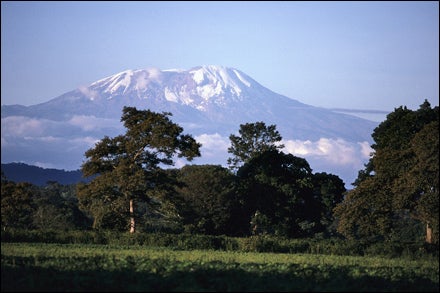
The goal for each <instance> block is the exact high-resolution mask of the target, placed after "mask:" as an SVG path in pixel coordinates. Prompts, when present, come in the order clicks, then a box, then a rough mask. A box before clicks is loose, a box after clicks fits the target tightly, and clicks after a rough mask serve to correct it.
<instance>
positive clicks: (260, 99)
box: [1, 66, 378, 183]
mask: <svg viewBox="0 0 440 293" xmlns="http://www.w3.org/2000/svg"><path fill="white" fill-rule="evenodd" d="M123 106H134V107H137V108H138V109H150V110H152V111H156V112H170V113H171V114H172V116H171V117H170V118H171V120H173V121H174V122H176V123H178V124H179V125H181V126H182V127H183V128H184V132H185V133H188V134H191V135H193V136H194V137H195V138H196V139H197V140H198V141H199V142H201V143H202V145H203V146H202V149H201V151H202V157H201V158H197V159H196V160H194V161H193V162H191V163H194V164H221V165H226V160H227V157H228V156H229V154H228V153H227V147H228V146H229V135H230V134H232V133H234V134H235V133H237V132H238V130H239V126H240V124H244V123H252V122H257V121H263V122H265V123H266V125H271V124H275V125H276V127H277V130H278V131H279V132H280V134H281V136H282V137H283V139H284V142H283V143H284V144H285V146H286V149H285V150H284V151H286V152H290V153H292V154H294V155H296V156H300V157H304V158H306V159H307V160H308V162H309V163H310V165H311V167H312V169H313V170H314V171H315V172H317V171H320V172H328V173H333V174H336V175H339V176H340V177H341V178H342V179H343V180H344V181H345V182H346V183H351V182H352V181H350V180H353V179H354V178H355V177H356V176H357V171H358V170H360V169H362V168H363V164H364V163H366V162H367V161H368V157H369V152H370V151H371V149H370V148H369V145H370V144H371V143H372V138H371V134H372V132H373V130H374V128H375V127H376V126H377V125H378V123H377V122H373V121H369V120H366V119H362V118H358V117H355V116H352V115H347V114H342V113H337V112H333V111H331V110H328V109H324V108H319V107H314V106H311V105H307V104H304V103H301V102H299V101H298V100H294V99H291V98H288V97H286V96H283V95H280V94H277V93H275V92H273V91H271V90H269V89H267V88H265V87H264V86H262V85H261V84H259V83H258V82H256V81H255V80H254V79H252V78H251V77H249V76H248V75H246V74H245V73H243V72H241V71H239V70H237V69H234V68H229V67H223V66H199V67H195V68H192V69H189V70H177V69H171V70H159V69H143V70H126V71H123V72H120V73H117V74H115V75H112V76H109V77H106V78H103V79H101V80H98V81H96V82H93V83H92V84H90V85H88V86H82V87H79V88H77V89H75V90H72V91H70V92H67V93H65V94H63V95H61V96H59V97H56V98H54V99H51V100H49V101H47V102H45V103H41V104H36V105H32V106H22V105H2V106H1V115H2V117H1V120H2V122H1V126H2V143H1V153H2V157H1V160H2V163H9V162H22V163H27V164H31V165H37V166H42V167H50V168H60V169H66V170H76V169H78V168H79V167H80V165H81V163H82V161H83V159H84V152H85V151H86V150H87V149H89V148H90V147H92V146H93V145H94V143H95V142H96V141H98V140H100V139H101V138H103V137H104V136H105V135H107V136H115V135H118V134H121V133H123V132H124V129H123V126H122V124H121V123H120V117H121V114H122V108H123ZM184 163H185V162H178V163H177V165H179V164H184ZM347 180H348V181H349V182H347Z"/></svg>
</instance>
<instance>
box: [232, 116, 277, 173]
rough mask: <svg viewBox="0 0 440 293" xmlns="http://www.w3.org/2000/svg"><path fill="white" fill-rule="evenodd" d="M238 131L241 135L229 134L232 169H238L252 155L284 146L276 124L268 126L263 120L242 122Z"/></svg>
mask: <svg viewBox="0 0 440 293" xmlns="http://www.w3.org/2000/svg"><path fill="white" fill-rule="evenodd" d="M238 132H239V135H234V134H231V135H230V136H229V140H230V141H231V146H230V147H229V148H228V152H229V153H231V154H232V157H230V158H228V164H229V166H230V168H231V169H232V170H238V168H239V167H240V166H242V165H243V164H244V163H246V162H248V161H249V160H250V159H252V157H254V156H256V155H259V154H261V153H263V152H265V151H272V150H280V149H282V148H283V147H284V145H282V144H280V142H281V140H282V137H281V135H280V133H279V132H278V130H276V126H275V125H269V126H266V124H265V123H264V122H262V121H260V122H255V123H246V124H240V129H239V131H238Z"/></svg>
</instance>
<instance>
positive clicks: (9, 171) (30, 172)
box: [1, 163, 88, 186]
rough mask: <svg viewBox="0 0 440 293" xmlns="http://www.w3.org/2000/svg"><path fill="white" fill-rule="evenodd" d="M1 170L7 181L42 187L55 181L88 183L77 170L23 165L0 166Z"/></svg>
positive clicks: (65, 183) (61, 182) (66, 183)
mask: <svg viewBox="0 0 440 293" xmlns="http://www.w3.org/2000/svg"><path fill="white" fill-rule="evenodd" d="M1 168H2V169H1V170H2V172H3V174H4V175H5V177H6V179H7V180H10V181H14V182H28V183H32V184H34V185H38V186H44V185H46V184H47V182H49V181H56V182H58V183H60V184H63V185H69V184H76V183H79V182H87V181H88V180H87V179H85V178H83V177H82V173H81V171H79V170H75V171H65V170H58V169H44V168H40V167H36V166H31V165H27V164H23V163H9V164H2V167H1Z"/></svg>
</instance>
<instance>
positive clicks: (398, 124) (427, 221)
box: [335, 100, 440, 243]
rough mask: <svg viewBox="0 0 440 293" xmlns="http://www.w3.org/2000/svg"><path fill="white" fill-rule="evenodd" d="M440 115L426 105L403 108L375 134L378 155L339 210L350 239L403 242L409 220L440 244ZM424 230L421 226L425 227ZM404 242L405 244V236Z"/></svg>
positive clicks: (343, 229) (342, 228) (340, 228)
mask: <svg viewBox="0 0 440 293" xmlns="http://www.w3.org/2000/svg"><path fill="white" fill-rule="evenodd" d="M438 119H439V112H438V107H434V108H431V106H430V104H429V103H428V102H427V101H426V100H425V102H424V103H423V104H422V105H420V108H419V109H418V110H417V111H412V110H409V109H407V108H406V107H399V108H397V109H395V110H394V112H392V113H390V114H389V115H388V116H387V119H386V120H385V121H384V122H382V123H381V124H380V125H379V126H378V127H377V128H376V129H375V130H374V133H373V134H372V136H373V138H374V140H375V144H373V145H372V147H373V148H374V150H375V152H374V155H373V156H372V157H371V159H370V161H369V163H368V164H367V165H366V168H365V170H364V171H360V172H359V176H358V179H357V180H356V182H355V186H356V188H355V189H353V190H351V191H350V192H348V194H347V196H346V198H345V200H344V201H343V202H342V203H341V204H340V205H338V206H337V207H336V209H335V215H336V217H337V218H338V231H339V232H340V233H342V234H343V235H344V236H346V237H348V238H355V239H376V240H397V239H396V237H405V238H413V239H414V238H417V237H418V236H417V235H413V236H409V235H407V232H408V231H409V230H408V229H406V232H404V233H402V231H401V229H402V228H403V227H402V225H401V223H402V222H406V223H409V224H410V226H412V227H414V226H415V225H414V224H411V223H410V222H409V221H408V219H407V218H408V216H410V217H412V219H415V220H418V221H420V222H421V223H423V226H426V240H427V241H428V242H434V243H438V235H439V232H438V231H439V229H438V228H439V225H438V214H439V193H438V191H439V181H438V180H439V177H440V174H439V126H438V125H439V124H438ZM419 227H420V225H419ZM400 240H405V239H402V238H400Z"/></svg>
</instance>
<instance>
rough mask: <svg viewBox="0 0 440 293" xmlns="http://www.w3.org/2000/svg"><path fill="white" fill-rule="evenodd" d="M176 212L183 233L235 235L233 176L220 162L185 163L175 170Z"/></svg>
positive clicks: (235, 191)
mask: <svg viewBox="0 0 440 293" xmlns="http://www.w3.org/2000/svg"><path fill="white" fill-rule="evenodd" d="M177 181H178V186H179V187H177V188H176V193H177V197H178V198H177V199H176V200H178V202H179V204H178V205H179V214H180V215H181V217H182V221H183V225H184V227H185V231H186V232H190V233H196V234H210V235H222V234H229V235H231V234H234V227H235V225H234V222H233V214H234V210H236V209H238V207H239V204H240V203H239V202H238V200H237V190H236V178H235V176H234V174H233V173H231V171H229V170H228V169H226V168H223V167H222V166H219V165H201V166H198V165H187V166H184V167H182V168H181V169H180V170H178V171H177Z"/></svg>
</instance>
